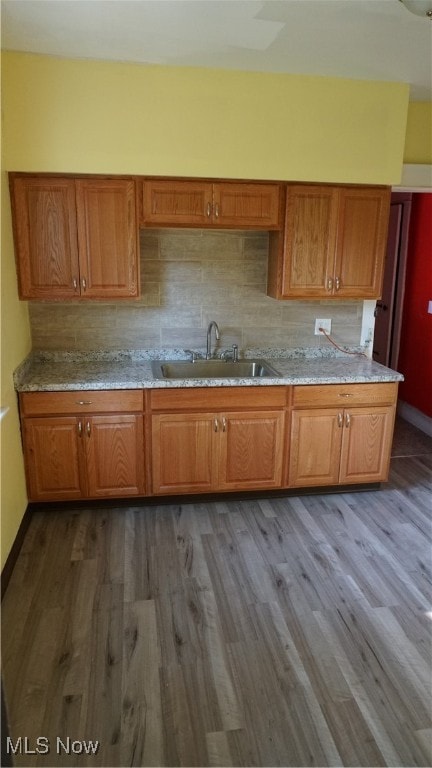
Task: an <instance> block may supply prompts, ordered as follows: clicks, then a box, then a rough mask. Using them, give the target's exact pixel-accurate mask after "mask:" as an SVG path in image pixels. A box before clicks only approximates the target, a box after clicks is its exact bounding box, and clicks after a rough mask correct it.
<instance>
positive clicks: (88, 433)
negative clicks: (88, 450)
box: [86, 421, 91, 437]
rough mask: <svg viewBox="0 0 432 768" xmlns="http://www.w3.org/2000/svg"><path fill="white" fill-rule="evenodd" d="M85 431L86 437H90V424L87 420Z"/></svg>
mask: <svg viewBox="0 0 432 768" xmlns="http://www.w3.org/2000/svg"><path fill="white" fill-rule="evenodd" d="M86 432H87V437H90V435H91V425H90V422H89V421H88V422H87V424H86Z"/></svg>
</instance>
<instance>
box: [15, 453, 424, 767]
mask: <svg viewBox="0 0 432 768" xmlns="http://www.w3.org/2000/svg"><path fill="white" fill-rule="evenodd" d="M428 440H429V439H428V438H426V442H425V441H424V440H422V449H421V453H420V454H419V455H417V453H416V451H415V452H414V455H410V452H409V450H408V451H407V449H406V446H405V448H404V450H403V454H404V455H403V456H400V457H395V458H393V459H392V470H391V480H390V483H389V484H388V485H387V486H385V487H384V488H383V489H381V490H379V491H368V492H360V493H344V494H328V495H317V496H314V495H310V496H291V497H284V498H277V499H275V498H274V499H271V500H270V499H268V498H264V497H263V498H262V499H260V500H253V501H238V500H230V499H229V498H228V497H226V499H224V500H223V501H218V502H213V503H206V504H199V503H194V504H170V505H164V506H149V505H136V506H130V507H125V506H121V507H120V506H119V507H113V506H108V505H107V506H106V507H103V506H99V507H97V508H90V507H89V508H88V509H87V508H85V509H83V508H82V507H81V508H74V507H69V508H68V509H67V510H66V511H65V510H64V509H62V510H60V509H58V510H57V509H56V506H55V505H53V506H49V507H47V508H46V510H45V509H44V510H42V511H37V512H36V513H35V515H34V517H33V520H32V522H31V525H30V528H29V530H28V532H27V535H26V539H25V542H24V546H23V548H22V551H21V553H20V556H19V559H18V562H17V564H16V567H15V569H14V572H13V575H12V579H11V583H10V584H9V587H8V589H7V591H6V595H5V598H4V601H3V609H2V622H3V661H2V670H3V678H4V685H5V694H6V699H7V705H8V710H9V720H10V728H11V738H12V740H13V743H14V745H16V744H18V739H19V737H20V736H21V737H28V742H27V744H26V745H27V747H28V748H29V749H36V746H37V742H36V739H37V737H38V736H39V737H40V736H43V737H47V739H48V740H49V745H50V751H49V752H48V753H47V754H38V753H37V752H36V754H28V753H27V754H16V755H15V757H14V760H15V763H16V764H17V765H20V766H67V765H69V766H114V767H117V766H386V765H388V766H430V765H431V763H432V750H431V738H432V725H431V708H432V696H431V687H432V680H431V626H432V606H431V565H432V562H431V560H432V558H431V522H430V520H431V507H432V504H431V498H432V440H429V442H428ZM68 737H69V739H70V740H71V741H70V742H68V741H67V739H68ZM57 738H60V739H61V743H60V744H58V743H57ZM89 740H92V741H93V742H95V741H98V742H99V749H98V751H97V754H88V755H87V754H85V753H84V750H85V745H84V741H86V742H88V741H89ZM72 742H74V749H75V754H70V755H68V754H66V751H65V749H63V746H62V745H64V746H67V745H68V743H69V745H71V744H72ZM47 743H48V742H43V744H42V747H43V748H44V745H45V744H47ZM24 746H25V745H24V742H22V743H21V747H22V748H21V752H23V751H24ZM57 747H58V748H57ZM87 748H90V746H89V745H88V744H87Z"/></svg>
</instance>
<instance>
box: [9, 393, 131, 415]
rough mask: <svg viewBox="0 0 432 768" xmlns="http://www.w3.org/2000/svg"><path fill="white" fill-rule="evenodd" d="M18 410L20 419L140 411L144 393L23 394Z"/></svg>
mask: <svg viewBox="0 0 432 768" xmlns="http://www.w3.org/2000/svg"><path fill="white" fill-rule="evenodd" d="M20 407H21V414H22V415H23V416H45V415H48V414H56V413H62V414H68V413H97V412H101V413H121V412H122V411H124V412H127V411H128V412H130V411H142V410H143V392H142V390H141V389H129V390H128V389H125V390H115V389H114V390H110V391H103V392H101V391H99V390H89V389H88V390H77V391H71V392H22V393H21V394H20Z"/></svg>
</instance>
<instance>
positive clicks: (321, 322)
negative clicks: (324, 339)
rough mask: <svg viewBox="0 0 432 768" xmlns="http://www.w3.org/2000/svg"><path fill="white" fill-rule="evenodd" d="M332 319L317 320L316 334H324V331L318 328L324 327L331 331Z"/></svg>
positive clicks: (328, 331)
mask: <svg viewBox="0 0 432 768" xmlns="http://www.w3.org/2000/svg"><path fill="white" fill-rule="evenodd" d="M331 323H332V321H331V319H330V318H327V320H319V319H317V320H315V336H322V335H323V333H322V332H321V331H319V330H318V328H324V330H325V331H326V332H327V333H331Z"/></svg>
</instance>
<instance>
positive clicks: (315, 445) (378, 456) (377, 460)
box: [289, 384, 397, 488]
mask: <svg viewBox="0 0 432 768" xmlns="http://www.w3.org/2000/svg"><path fill="white" fill-rule="evenodd" d="M396 393H397V385H395V384H377V385H374V384H366V385H345V386H339V385H337V386H335V385H330V386H326V387H320V388H317V387H294V396H293V403H294V409H293V412H292V419H291V451H290V463H289V486H291V487H299V488H301V487H307V486H321V485H338V484H349V483H371V482H381V481H384V480H386V479H387V477H388V470H389V464H390V452H391V444H392V438H393V426H394V416H395V404H396ZM380 401H382V404H376V403H379V402H380ZM335 402H338V403H340V405H338V407H320V406H323V405H326V403H327V405H328V406H331V405H333V404H334V403H335ZM347 402H349V403H350V406H349V407H346V406H345V404H346V403H347ZM351 403H352V405H351ZM357 403H359V405H357ZM368 403H369V404H368ZM300 404H301V405H304V404H307V405H309V406H310V407H308V408H303V407H298V406H299V405H300Z"/></svg>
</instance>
